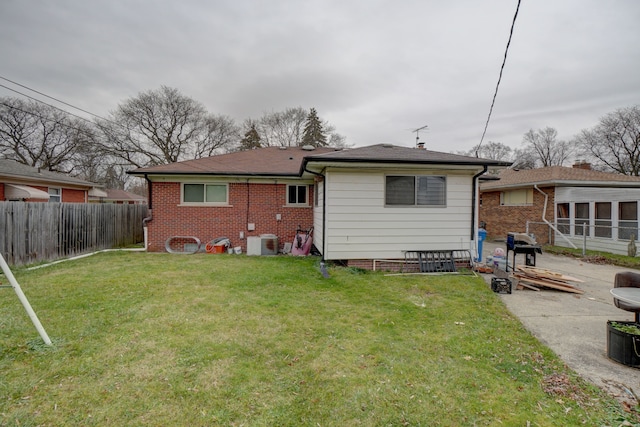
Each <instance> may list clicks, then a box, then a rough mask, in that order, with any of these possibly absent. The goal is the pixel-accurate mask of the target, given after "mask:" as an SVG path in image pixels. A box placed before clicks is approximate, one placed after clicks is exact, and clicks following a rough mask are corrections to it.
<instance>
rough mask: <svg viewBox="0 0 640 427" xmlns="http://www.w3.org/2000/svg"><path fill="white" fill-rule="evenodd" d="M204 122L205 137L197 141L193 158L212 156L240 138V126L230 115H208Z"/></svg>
mask: <svg viewBox="0 0 640 427" xmlns="http://www.w3.org/2000/svg"><path fill="white" fill-rule="evenodd" d="M205 123H206V126H207V130H206V135H207V137H206V138H205V140H204V141H198V145H197V146H196V152H195V158H201V157H209V156H213V155H214V154H217V152H219V151H220V149H223V148H226V147H230V146H232V145H233V144H235V143H236V142H237V141H238V140H239V139H240V127H239V126H238V125H236V123H235V121H234V120H233V119H232V118H230V117H227V116H215V115H209V116H208V117H207V118H206V119H205Z"/></svg>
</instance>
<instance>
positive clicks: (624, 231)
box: [618, 202, 638, 240]
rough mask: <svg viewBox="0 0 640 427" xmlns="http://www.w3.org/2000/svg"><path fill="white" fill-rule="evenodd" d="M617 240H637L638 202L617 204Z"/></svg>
mask: <svg viewBox="0 0 640 427" xmlns="http://www.w3.org/2000/svg"><path fill="white" fill-rule="evenodd" d="M618 227H619V228H618V239H620V240H629V239H631V236H632V235H633V236H634V237H635V238H636V239H637V238H638V202H620V203H618Z"/></svg>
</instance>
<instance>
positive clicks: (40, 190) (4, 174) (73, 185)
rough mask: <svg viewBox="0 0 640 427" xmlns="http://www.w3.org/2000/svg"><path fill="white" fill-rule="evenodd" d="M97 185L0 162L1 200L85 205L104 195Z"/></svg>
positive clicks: (21, 165) (25, 166)
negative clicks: (91, 197) (90, 200)
mask: <svg viewBox="0 0 640 427" xmlns="http://www.w3.org/2000/svg"><path fill="white" fill-rule="evenodd" d="M101 187H102V186H100V185H99V184H95V183H93V182H89V181H84V180H81V179H78V178H73V177H70V176H67V175H65V174H62V173H58V172H51V171H48V170H41V169H38V168H34V167H31V166H28V165H24V164H22V163H18V162H16V161H14V160H9V159H0V201H25V202H62V203H88V202H89V197H90V196H96V197H104V196H106V195H107V194H106V193H105V192H104V190H103V189H102V188H101Z"/></svg>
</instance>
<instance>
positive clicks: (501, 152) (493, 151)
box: [460, 141, 513, 162]
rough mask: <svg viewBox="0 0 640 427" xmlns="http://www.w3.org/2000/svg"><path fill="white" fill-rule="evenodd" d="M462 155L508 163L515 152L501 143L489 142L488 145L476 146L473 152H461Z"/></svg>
mask: <svg viewBox="0 0 640 427" xmlns="http://www.w3.org/2000/svg"><path fill="white" fill-rule="evenodd" d="M460 154H463V155H465V156H477V157H480V158H482V159H491V160H500V161H505V162H508V161H510V160H511V158H512V155H513V150H512V149H511V147H509V146H508V145H504V144H503V143H501V142H493V141H488V142H487V143H486V144H483V145H476V146H475V147H473V148H472V149H471V150H469V151H463V152H460Z"/></svg>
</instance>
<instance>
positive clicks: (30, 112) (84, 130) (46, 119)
mask: <svg viewBox="0 0 640 427" xmlns="http://www.w3.org/2000/svg"><path fill="white" fill-rule="evenodd" d="M0 105H4V106H5V107H8V108H11V109H12V110H17V111H20V112H22V113H25V114H30V115H32V116H35V117H38V118H39V119H41V120H44V121H47V122H52V123H55V124H57V125H60V126H63V127H66V128H69V129H73V130H75V131H77V132H80V133H83V134H85V135H86V136H88V137H90V138H93V137H94V136H95V135H92V134H91V133H89V132H88V131H87V130H86V129H80V128H77V127H75V126H72V125H70V124H68V123H63V122H61V121H60V120H55V119H52V118H49V117H45V116H42V115H40V114H37V113H34V112H33V111H26V110H23V109H22V108H19V107H16V106H14V105H11V104H7V103H6V102H0ZM63 111H64V110H63Z"/></svg>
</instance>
